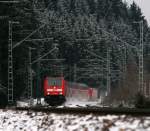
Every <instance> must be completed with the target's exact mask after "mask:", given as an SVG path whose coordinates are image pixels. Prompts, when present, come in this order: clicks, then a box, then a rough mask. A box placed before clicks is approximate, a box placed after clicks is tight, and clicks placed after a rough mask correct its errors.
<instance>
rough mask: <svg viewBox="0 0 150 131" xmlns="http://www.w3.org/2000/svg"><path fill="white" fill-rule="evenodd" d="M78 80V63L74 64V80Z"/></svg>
mask: <svg viewBox="0 0 150 131" xmlns="http://www.w3.org/2000/svg"><path fill="white" fill-rule="evenodd" d="M76 80H77V64H74V82H76Z"/></svg>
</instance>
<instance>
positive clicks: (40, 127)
mask: <svg viewBox="0 0 150 131" xmlns="http://www.w3.org/2000/svg"><path fill="white" fill-rule="evenodd" d="M0 131H150V117H131V116H125V115H122V116H115V115H107V116H94V115H92V114H89V115H69V114H54V113H49V114H48V113H42V112H27V111H13V110H0Z"/></svg>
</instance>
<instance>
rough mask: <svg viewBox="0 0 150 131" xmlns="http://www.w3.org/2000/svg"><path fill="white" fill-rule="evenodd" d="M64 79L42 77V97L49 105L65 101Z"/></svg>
mask: <svg viewBox="0 0 150 131" xmlns="http://www.w3.org/2000/svg"><path fill="white" fill-rule="evenodd" d="M65 90H66V89H65V80H64V78H63V77H46V78H45V79H44V99H45V101H46V102H47V103H48V104H50V105H55V104H61V103H63V102H64V101H65Z"/></svg>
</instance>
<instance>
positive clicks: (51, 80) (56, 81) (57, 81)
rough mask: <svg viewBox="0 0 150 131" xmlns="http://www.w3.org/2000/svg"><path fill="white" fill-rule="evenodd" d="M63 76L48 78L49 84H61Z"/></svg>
mask: <svg viewBox="0 0 150 131" xmlns="http://www.w3.org/2000/svg"><path fill="white" fill-rule="evenodd" d="M61 82H62V81H61V78H48V85H49V86H61V85H62V83H61Z"/></svg>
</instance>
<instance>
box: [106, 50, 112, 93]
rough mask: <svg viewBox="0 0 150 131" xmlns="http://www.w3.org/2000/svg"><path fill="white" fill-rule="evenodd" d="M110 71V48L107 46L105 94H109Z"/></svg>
mask: <svg viewBox="0 0 150 131" xmlns="http://www.w3.org/2000/svg"><path fill="white" fill-rule="evenodd" d="M110 75H111V71H110V48H109V47H108V48H107V95H108V94H110V86H111V84H110V83H111V76H110Z"/></svg>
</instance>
